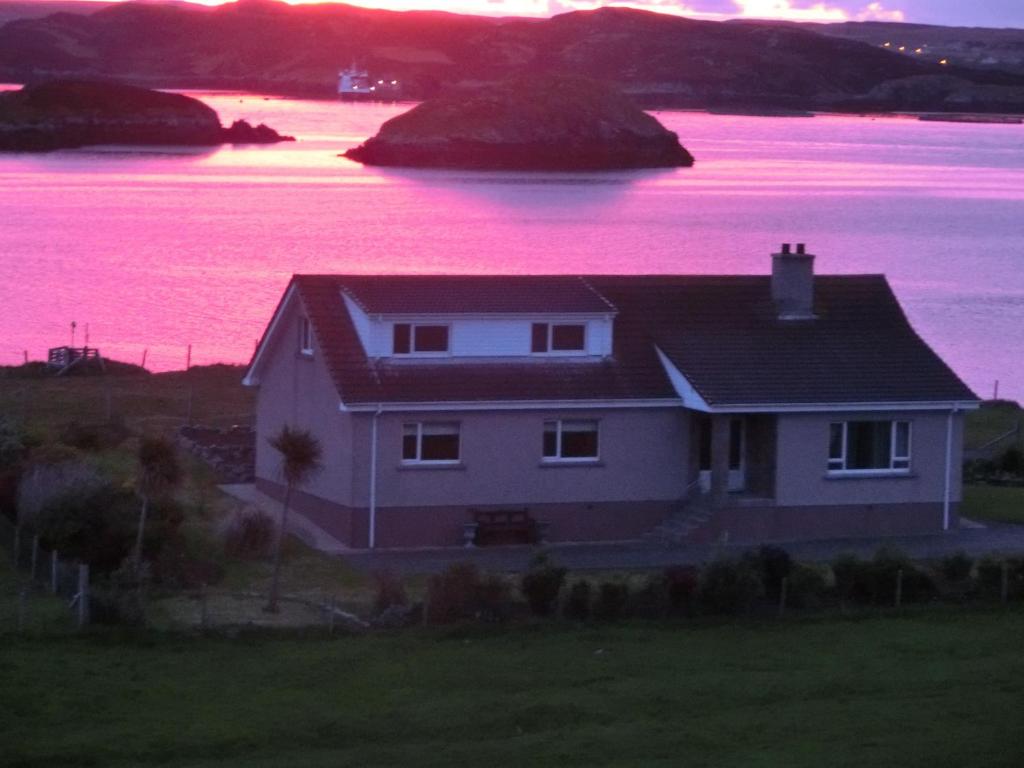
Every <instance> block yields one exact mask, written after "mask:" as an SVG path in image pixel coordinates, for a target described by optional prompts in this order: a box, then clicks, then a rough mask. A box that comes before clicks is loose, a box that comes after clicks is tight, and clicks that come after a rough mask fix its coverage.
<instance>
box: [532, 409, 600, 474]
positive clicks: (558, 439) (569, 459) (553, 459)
mask: <svg viewBox="0 0 1024 768" xmlns="http://www.w3.org/2000/svg"><path fill="white" fill-rule="evenodd" d="M573 422H576V423H587V424H593V425H594V443H595V450H594V455H593V456H563V455H562V433H563V431H564V427H563V425H564V424H566V423H573ZM549 424H554V425H555V455H554V456H548V455H546V453H545V447H544V439H545V437H546V436H547V433H548V425H549ZM540 454H541V462H542V463H544V464H597V463H599V462H600V461H601V420H600V419H578V418H577V419H561V418H557V419H544V422H543V424H542V425H541V450H540Z"/></svg>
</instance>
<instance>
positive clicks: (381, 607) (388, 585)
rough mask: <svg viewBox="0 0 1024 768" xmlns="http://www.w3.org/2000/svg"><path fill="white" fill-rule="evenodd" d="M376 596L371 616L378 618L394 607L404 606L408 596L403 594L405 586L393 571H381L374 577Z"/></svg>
mask: <svg viewBox="0 0 1024 768" xmlns="http://www.w3.org/2000/svg"><path fill="white" fill-rule="evenodd" d="M374 581H375V582H376V586H377V595H376V597H374V599H373V614H374V616H379V615H381V614H382V613H384V611H386V610H388V609H389V608H392V607H394V606H405V605H406V604H407V603H408V602H409V596H408V595H407V594H406V593H405V584H403V583H402V579H401V578H400V577H399V576H398V574H396V573H395V572H394V571H381V572H380V573H377V574H375V575H374Z"/></svg>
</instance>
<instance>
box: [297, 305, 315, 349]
mask: <svg viewBox="0 0 1024 768" xmlns="http://www.w3.org/2000/svg"><path fill="white" fill-rule="evenodd" d="M299 354H300V355H304V356H306V357H312V356H313V324H312V323H311V322H309V317H308V316H306V315H302V316H300V317H299Z"/></svg>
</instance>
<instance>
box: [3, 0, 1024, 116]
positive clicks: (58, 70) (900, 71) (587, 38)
mask: <svg viewBox="0 0 1024 768" xmlns="http://www.w3.org/2000/svg"><path fill="white" fill-rule="evenodd" d="M353 61H357V62H359V63H360V64H363V65H364V66H366V67H368V68H369V69H370V71H371V72H372V73H373V74H374V75H377V76H380V77H386V78H389V79H398V80H400V81H401V82H402V83H403V85H404V89H405V90H404V95H405V96H406V97H408V98H412V99H420V98H425V97H428V96H432V95H435V94H436V93H438V92H439V91H441V90H442V89H444V88H446V87H448V86H451V85H463V84H473V83H478V84H479V83H489V82H495V81H498V80H503V79H506V78H509V77H529V76H530V75H531V74H544V73H558V74H576V75H584V76H587V77H591V78H594V79H598V80H602V81H604V82H607V83H610V84H613V85H616V86H618V87H620V88H621V89H622V90H624V91H626V92H627V93H630V94H632V95H634V96H635V97H636V99H637V100H638V101H640V102H641V103H643V104H645V105H646V106H655V105H666V106H668V105H671V106H680V107H726V108H740V109H766V108H770V109H779V108H783V109H861V108H877V109H886V108H906V107H905V106H904V105H905V104H910V103H913V104H915V105H919V106H915V108H921V109H935V110H942V109H950V110H958V111H959V110H964V109H974V110H979V111H984V110H999V111H1022V112H1024V91H1021V92H1020V93H1018V90H1019V87H1024V76H1016V75H1006V74H1004V73H1001V72H989V73H979V72H976V71H972V70H958V69H957V68H956V67H952V66H945V67H944V66H941V65H940V64H938V63H937V62H936V61H926V60H921V59H918V58H913V57H907V56H903V55H899V54H898V53H892V52H890V51H888V50H885V49H882V48H881V47H880V46H879V45H876V44H868V43H865V42H860V41H857V40H851V39H845V38H843V37H837V36H835V35H826V34H819V33H818V32H816V31H810V30H808V29H805V28H800V27H796V26H786V25H777V24H737V23H720V22H704V21H694V20H690V19H683V18H678V17H674V16H667V15H661V14H653V13H646V12H641V11H633V10H627V9H621V8H616V9H612V8H605V9H602V10H598V11H589V12H576V13H568V14H564V15H561V16H556V17H554V18H552V19H545V20H532V19H495V18H489V17H474V16H458V15H453V14H445V13H425V12H419V13H394V12H388V11H380V10H369V9H363V8H355V7H350V6H344V5H307V6H288V5H283V4H280V3H272V2H267V1H266V0H247V1H246V2H243V3H236V4H230V5H225V6H220V7H217V8H213V9H209V8H202V7H194V6H184V5H168V6H165V5H143V4H137V3H126V4H119V5H116V6H111V7H108V8H105V9H103V10H100V11H98V12H96V13H93V14H91V15H89V16H81V15H75V14H67V13H60V14H55V15H52V16H49V17H46V18H42V19H27V20H19V21H12V22H10V23H8V24H6V25H5V26H3V27H2V28H0V79H6V80H14V81H31V80H36V79H40V78H52V77H68V76H73V77H92V78H117V79H121V80H126V81H128V82H132V83H135V84H139V85H145V86H151V87H152V86H158V87H172V86H178V87H228V88H246V89H253V90H268V91H273V92H278V93H291V94H321V95H329V94H331V93H332V92H333V88H334V84H335V78H336V75H337V71H338V69H339V68H342V67H344V66H347V65H348V64H350V63H351V62H353ZM939 77H941V78H944V79H942V80H941V81H937V80H936V79H935V78H939ZM894 82H896V83H898V85H895V86H893V85H892V83H894ZM921 83H924V86H922V85H921ZM937 83H938V85H937ZM976 86H978V87H976ZM1018 98H1019V103H1018V101H1017V100H1018ZM950 99H952V101H953V102H955V103H949V104H947V103H946V102H947V101H949V100H950ZM921 105H923V106H921Z"/></svg>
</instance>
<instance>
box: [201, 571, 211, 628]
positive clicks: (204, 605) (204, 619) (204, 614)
mask: <svg viewBox="0 0 1024 768" xmlns="http://www.w3.org/2000/svg"><path fill="white" fill-rule="evenodd" d="M209 610H210V609H209V604H208V602H207V599H206V582H205V581H204V582H203V583H202V584H200V585H199V628H200V629H201V630H202V631H204V632H205V631H206V626H207V624H208V623H209V619H210V614H209Z"/></svg>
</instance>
